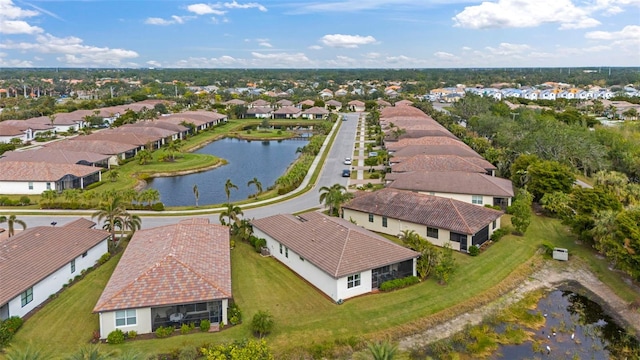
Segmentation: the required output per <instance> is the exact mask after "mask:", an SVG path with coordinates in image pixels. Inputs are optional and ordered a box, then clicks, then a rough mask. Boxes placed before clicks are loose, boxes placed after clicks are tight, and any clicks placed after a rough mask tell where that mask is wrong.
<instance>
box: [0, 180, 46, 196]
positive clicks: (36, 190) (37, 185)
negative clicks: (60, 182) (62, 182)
mask: <svg viewBox="0 0 640 360" xmlns="http://www.w3.org/2000/svg"><path fill="white" fill-rule="evenodd" d="M32 183H33V189H31V190H29V181H0V194H6V195H40V194H42V192H43V191H45V190H47V182H46V181H43V182H36V181H34V182H32ZM50 184H51V190H56V188H55V187H56V183H55V182H54V181H51V182H50Z"/></svg>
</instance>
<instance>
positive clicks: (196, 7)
mask: <svg viewBox="0 0 640 360" xmlns="http://www.w3.org/2000/svg"><path fill="white" fill-rule="evenodd" d="M187 10H188V11H190V12H192V13H195V14H198V15H208V14H214V15H224V14H225V13H226V11H224V10H219V9H214V8H213V5H209V4H192V5H189V6H187Z"/></svg>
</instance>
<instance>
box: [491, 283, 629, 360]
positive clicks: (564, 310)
mask: <svg viewBox="0 0 640 360" xmlns="http://www.w3.org/2000/svg"><path fill="white" fill-rule="evenodd" d="M535 311H536V312H540V313H542V314H543V315H544V317H545V324H544V326H543V327H542V328H541V329H537V330H530V329H529V330H530V331H533V332H534V334H535V340H534V341H533V342H531V341H529V342H525V343H523V344H521V345H506V346H502V347H501V349H500V350H499V351H498V353H497V354H496V355H495V356H494V357H493V359H541V358H544V359H596V360H597V359H603V360H604V359H638V358H639V357H640V343H639V342H638V339H636V338H635V337H633V336H632V335H630V334H629V333H627V332H626V331H625V329H623V328H622V327H620V326H619V325H618V324H616V322H615V321H614V320H613V319H612V318H611V317H610V316H609V315H607V314H606V313H605V312H604V311H603V309H602V307H601V306H600V305H599V304H597V303H596V302H594V301H591V300H590V299H588V298H587V297H585V296H582V295H579V294H577V293H575V292H573V291H570V290H556V291H552V292H550V293H549V294H548V295H547V296H546V297H544V298H542V299H541V300H540V302H539V303H538V307H537V309H536V310H535Z"/></svg>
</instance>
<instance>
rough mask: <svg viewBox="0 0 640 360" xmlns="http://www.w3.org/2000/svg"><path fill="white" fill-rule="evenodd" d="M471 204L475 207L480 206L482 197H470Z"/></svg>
mask: <svg viewBox="0 0 640 360" xmlns="http://www.w3.org/2000/svg"><path fill="white" fill-rule="evenodd" d="M471 203H472V204H476V205H482V195H473V196H471Z"/></svg>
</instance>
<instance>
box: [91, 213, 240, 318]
mask: <svg viewBox="0 0 640 360" xmlns="http://www.w3.org/2000/svg"><path fill="white" fill-rule="evenodd" d="M224 298H231V256H230V250H229V228H228V227H226V226H222V225H216V224H209V222H208V220H207V219H189V220H184V221H181V222H179V223H177V224H173V225H166V226H161V227H156V228H152V229H146V230H138V231H137V232H136V233H135V234H134V235H133V237H132V238H131V241H130V242H129V245H128V246H127V249H126V250H125V252H124V254H123V255H122V258H121V259H120V262H119V263H118V266H117V267H116V269H115V271H114V272H113V274H112V275H111V279H109V282H108V283H107V286H106V287H105V289H104V291H103V292H102V295H101V296H100V299H99V300H98V303H97V304H96V306H95V308H94V309H93V311H94V312H103V311H112V310H119V309H130V308H141V307H148V306H162V305H173V304H184V303H192V302H204V301H210V300H215V299H224Z"/></svg>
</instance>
